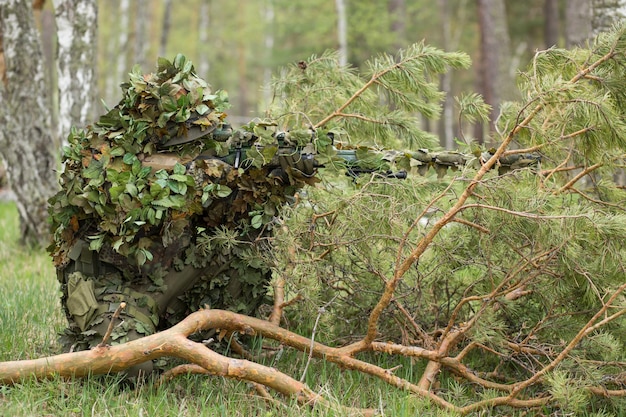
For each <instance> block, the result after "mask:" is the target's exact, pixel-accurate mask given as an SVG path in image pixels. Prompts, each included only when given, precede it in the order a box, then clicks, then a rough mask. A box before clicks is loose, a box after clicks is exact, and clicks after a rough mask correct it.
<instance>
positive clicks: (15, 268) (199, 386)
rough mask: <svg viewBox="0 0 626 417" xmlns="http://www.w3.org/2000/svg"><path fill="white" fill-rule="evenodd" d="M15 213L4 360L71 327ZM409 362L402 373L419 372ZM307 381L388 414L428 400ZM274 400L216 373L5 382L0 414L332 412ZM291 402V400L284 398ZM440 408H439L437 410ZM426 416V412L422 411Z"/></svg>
mask: <svg viewBox="0 0 626 417" xmlns="http://www.w3.org/2000/svg"><path fill="white" fill-rule="evenodd" d="M17 218H18V216H17V211H16V209H15V206H14V205H13V204H11V203H0V300H1V301H0V303H1V304H0V306H1V307H0V361H8V360H17V359H29V358H36V357H41V356H46V355H50V354H54V353H59V351H60V350H59V345H58V344H57V334H58V333H59V331H61V330H62V329H63V327H64V325H65V317H64V315H63V313H62V310H61V307H60V304H59V292H58V288H57V281H56V277H55V272H54V267H53V266H52V263H51V260H50V258H49V257H48V256H47V254H46V253H45V251H44V250H41V249H39V250H33V249H26V248H23V247H20V245H19V244H18V238H19V225H18V220H17ZM306 359H307V358H306V357H304V356H303V354H302V353H299V352H288V353H286V354H284V355H282V356H281V357H280V359H278V360H276V359H274V360H273V361H274V362H272V363H270V365H272V366H275V367H277V368H279V369H281V370H285V371H287V372H288V373H289V374H290V375H292V376H294V377H296V378H299V377H300V375H301V373H302V371H303V369H304V368H305V364H306ZM416 371H417V369H415V368H414V367H413V366H412V365H411V364H410V362H407V364H406V366H405V367H404V368H403V372H405V373H412V372H416ZM306 380H307V383H308V384H309V386H311V387H312V388H313V389H316V390H318V391H319V392H321V393H323V394H325V395H326V396H327V397H328V398H330V399H331V401H332V402H336V403H337V404H342V405H345V406H354V407H372V408H379V407H382V408H383V409H384V412H383V414H384V415H393V416H402V415H416V412H417V410H418V409H421V413H423V412H425V411H426V410H427V409H428V405H427V404H425V403H423V402H421V401H420V400H418V399H415V398H413V397H410V396H409V395H408V394H406V393H404V392H401V391H398V390H393V389H390V388H389V387H387V386H385V385H384V384H381V383H379V382H378V381H375V380H373V379H371V378H368V377H365V376H363V375H360V374H358V373H356V372H351V371H340V370H338V369H337V368H336V367H335V366H333V365H330V364H325V363H323V362H315V363H314V364H313V366H310V367H309V368H308V371H307V375H306ZM281 400H283V401H276V402H275V403H268V402H266V401H264V400H261V399H259V398H258V397H257V396H256V395H255V394H254V392H253V390H252V389H251V387H250V386H248V384H246V383H243V382H239V381H230V380H226V379H222V378H215V377H200V376H187V377H181V378H178V379H176V380H174V381H171V382H169V383H166V384H164V385H162V386H160V387H158V388H157V387H156V386H155V385H154V384H150V383H146V384H144V385H142V386H140V387H138V388H135V389H131V388H129V387H126V386H125V385H124V384H123V383H121V381H120V379H119V378H117V377H115V376H108V377H91V378H87V379H81V380H72V381H61V380H53V381H45V382H35V381H31V382H27V383H24V384H20V385H17V386H13V387H6V386H0V416H156V415H158V416H268V417H269V416H327V415H342V414H343V413H341V412H339V411H333V412H329V411H328V410H326V409H311V408H310V407H303V406H298V405H297V404H295V403H293V402H292V401H290V400H288V399H287V400H284V399H281ZM285 401H286V402H285ZM435 414H437V412H435ZM420 415H423V414H420Z"/></svg>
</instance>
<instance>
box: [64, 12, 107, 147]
mask: <svg viewBox="0 0 626 417" xmlns="http://www.w3.org/2000/svg"><path fill="white" fill-rule="evenodd" d="M54 7H55V10H56V22H57V39H58V49H57V79H58V88H59V124H58V135H59V137H60V138H62V140H63V143H64V144H65V140H66V139H65V138H66V137H67V135H68V133H69V131H70V128H71V127H72V126H77V127H81V128H82V127H84V126H86V125H87V124H88V123H90V122H91V121H92V119H93V118H94V115H95V111H94V107H95V105H94V104H95V103H94V92H95V91H96V74H95V63H96V51H97V47H96V39H97V36H96V33H97V25H98V7H97V2H96V0H55V1H54Z"/></svg>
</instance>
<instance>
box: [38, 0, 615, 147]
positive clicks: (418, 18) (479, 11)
mask: <svg viewBox="0 0 626 417" xmlns="http://www.w3.org/2000/svg"><path fill="white" fill-rule="evenodd" d="M592 3H593V7H592ZM600 3H607V4H606V5H602V4H600ZM613 3H615V4H613ZM97 6H98V18H97V26H98V28H97V47H96V50H97V57H96V60H97V61H96V64H97V65H96V68H97V69H96V78H97V91H96V92H95V94H94V100H95V105H94V106H93V111H92V113H93V114H92V116H91V119H87V120H94V119H95V117H96V116H97V115H99V114H101V113H102V112H103V111H104V108H103V106H102V102H101V100H102V101H103V102H104V103H106V104H107V105H108V106H112V105H114V104H116V102H117V100H118V99H119V96H120V90H119V87H118V86H119V84H121V83H122V82H123V81H125V80H126V79H127V74H128V72H129V71H130V70H131V68H132V66H133V65H135V64H139V65H140V66H141V68H142V69H143V71H144V72H146V73H147V72H151V71H152V70H153V69H154V67H155V64H156V59H157V57H159V56H163V57H167V58H170V59H172V58H173V56H174V55H176V54H177V53H182V54H184V55H186V56H187V57H189V58H190V59H191V60H192V61H193V62H194V63H195V66H196V70H197V72H198V74H199V75H200V76H201V77H203V78H205V79H206V80H207V81H209V82H210V83H211V84H212V86H213V88H214V89H223V90H226V91H228V92H229V94H230V97H231V104H232V108H231V109H230V111H229V114H230V118H229V119H230V120H231V122H232V123H234V124H243V123H246V122H247V121H249V120H250V119H252V118H254V117H259V116H262V115H263V111H264V110H265V108H266V105H267V103H268V102H269V101H270V100H271V97H270V96H269V95H268V94H269V90H268V89H263V88H262V86H264V85H267V84H268V83H269V82H270V80H271V76H272V74H274V73H275V72H276V71H278V70H279V69H280V68H281V67H283V66H285V65H287V64H290V63H294V62H298V61H300V60H306V59H307V58H309V57H310V56H312V55H320V54H322V53H323V52H325V51H326V50H338V51H339V53H340V57H341V59H342V60H343V62H345V63H349V64H350V65H353V66H355V67H357V68H359V67H361V66H362V65H363V64H364V62H365V61H366V60H367V59H368V58H369V57H372V56H376V55H378V54H381V53H391V54H393V53H395V51H397V50H398V49H400V48H403V47H406V46H408V45H410V44H412V43H415V42H420V41H422V40H424V41H425V42H426V43H427V44H429V45H432V46H434V47H438V48H441V49H443V50H446V51H455V50H460V51H464V52H466V53H468V54H469V55H470V57H471V58H472V61H473V62H474V65H473V66H472V67H471V69H469V70H462V71H453V72H450V73H447V74H443V75H442V76H441V80H440V83H441V88H442V90H443V91H446V92H447V93H448V97H447V99H446V101H445V102H444V103H443V105H444V111H443V117H442V118H441V119H440V120H439V121H435V122H433V121H428V120H424V124H425V126H424V129H425V130H429V131H431V132H434V133H436V134H437V135H438V136H439V137H440V138H441V144H442V146H443V147H445V148H448V149H450V148H454V146H455V145H454V137H455V136H458V126H457V124H456V122H455V121H456V120H457V117H455V114H454V103H453V99H452V97H454V96H458V95H460V93H461V92H463V91H476V92H478V93H480V94H482V95H483V96H484V97H485V101H486V102H487V103H488V104H490V105H492V107H493V108H494V112H495V111H497V108H498V105H499V104H500V103H501V102H502V101H505V100H513V99H518V98H519V97H516V94H517V89H516V88H515V76H516V73H517V71H518V68H519V67H520V66H523V65H526V63H527V62H529V61H530V58H531V57H532V56H533V54H534V53H535V52H536V51H537V50H542V49H546V48H550V47H553V46H557V47H571V46H572V45H576V44H580V43H582V42H584V41H585V40H587V39H588V38H589V37H590V36H592V34H593V33H595V32H597V31H600V30H603V29H608V27H610V24H611V23H613V22H614V21H616V20H619V7H621V6H619V2H615V1H612V0H611V1H606V0H605V1H598V0H594V1H591V0H573V1H572V0H570V1H564V0H529V1H525V2H517V1H506V0H478V1H468V0H438V1H420V0H377V1H367V2H360V1H349V0H336V1H330V0H307V1H302V0H296V1H293V0H260V1H245V2H243V3H241V2H217V1H214V0H180V1H177V2H172V1H171V0H159V1H147V0H136V1H129V0H110V1H98V2H97ZM605 6H606V7H605ZM605 14H608V16H609V17H608V18H607V17H606V16H605ZM37 20H39V22H40V26H41V30H42V41H43V49H44V56H45V57H46V67H47V73H48V74H49V77H50V83H49V85H54V76H53V74H54V72H55V63H54V56H55V45H56V29H55V26H54V12H53V6H52V4H51V2H46V3H45V6H44V8H43V11H42V13H41V16H40V17H39V18H38V19H37ZM52 91H54V92H56V91H57V90H56V89H54V88H53V90H52ZM50 97H51V100H52V102H51V107H52V108H53V109H56V108H57V106H56V105H54V102H55V101H56V100H57V97H56V94H51V95H50ZM56 114H57V113H56V110H55V113H54V114H53V125H55V124H56V123H54V120H55V117H56ZM492 120H495V117H492ZM66 134H67V132H62V133H60V135H61V136H63V135H66ZM473 134H474V135H475V136H476V137H477V138H478V139H479V140H480V141H482V139H484V138H486V137H487V135H488V131H487V130H485V129H483V128H482V126H477V127H476V128H475V129H474V132H473Z"/></svg>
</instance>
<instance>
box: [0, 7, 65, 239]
mask: <svg viewBox="0 0 626 417" xmlns="http://www.w3.org/2000/svg"><path fill="white" fill-rule="evenodd" d="M0 31H1V32H2V42H3V48H4V60H5V65H6V85H4V86H3V87H0V102H2V103H3V106H2V107H0V126H2V129H1V130H0V152H1V153H2V157H3V158H4V159H5V160H6V162H7V177H8V179H9V182H10V185H11V187H12V188H13V191H14V192H15V196H16V204H17V208H18V212H19V217H20V232H21V239H22V242H24V243H29V244H30V243H37V244H42V245H45V244H47V243H49V231H48V222H47V218H48V213H47V206H48V198H49V197H50V196H52V195H53V194H54V193H55V192H56V190H57V182H56V175H54V174H53V173H54V169H55V167H56V160H55V157H54V155H55V145H54V141H53V135H52V134H51V127H50V116H49V115H50V109H49V108H48V98H47V92H48V89H47V87H46V83H45V74H44V67H43V53H42V51H41V44H40V41H39V34H38V33H37V30H36V29H35V24H34V20H33V14H32V11H31V9H30V2H24V1H19V0H1V1H0Z"/></svg>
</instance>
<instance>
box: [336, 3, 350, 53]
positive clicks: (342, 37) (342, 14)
mask: <svg viewBox="0 0 626 417" xmlns="http://www.w3.org/2000/svg"><path fill="white" fill-rule="evenodd" d="M335 7H336V9H337V38H338V42H339V64H341V65H346V64H347V63H348V18H347V15H346V2H345V0H335Z"/></svg>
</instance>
